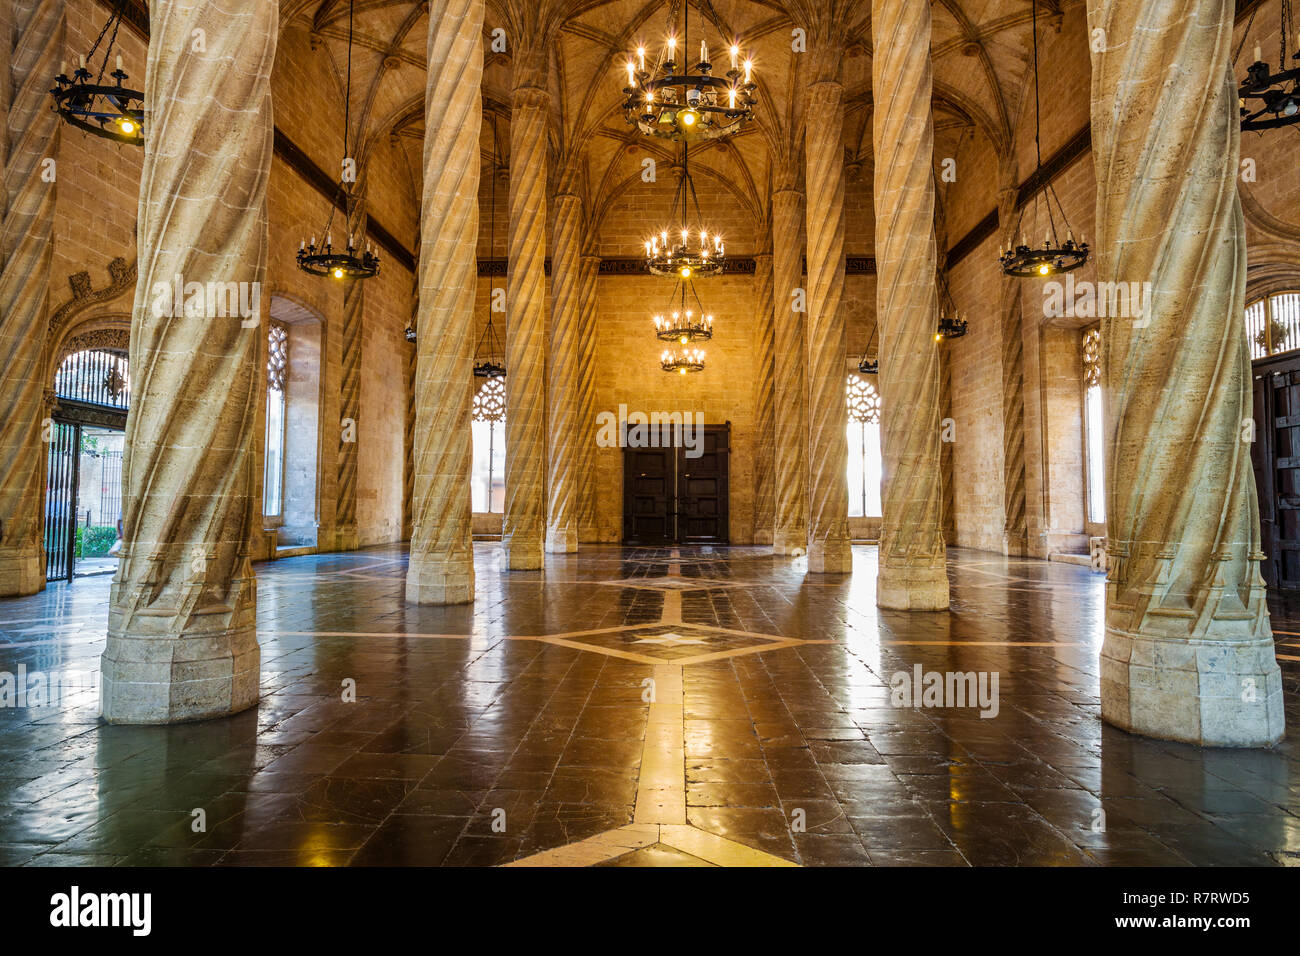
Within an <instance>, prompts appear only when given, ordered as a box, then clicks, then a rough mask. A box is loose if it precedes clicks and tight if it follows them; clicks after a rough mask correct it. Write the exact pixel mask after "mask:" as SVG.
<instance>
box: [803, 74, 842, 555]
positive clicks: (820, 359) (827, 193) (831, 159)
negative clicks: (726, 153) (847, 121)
mask: <svg viewBox="0 0 1300 956" xmlns="http://www.w3.org/2000/svg"><path fill="white" fill-rule="evenodd" d="M818 60H819V65H818V75H817V76H816V79H815V81H814V82H813V83H812V84H811V85H810V86H809V88H808V103H807V107H806V109H807V113H806V114H805V115H806V131H805V133H804V157H805V159H806V162H807V165H806V167H805V173H804V180H805V186H806V188H807V190H808V208H807V217H806V222H807V230H808V396H809V398H808V425H809V437H808V454H809V466H810V481H809V487H808V570H809V571H811V572H813V573H827V574H840V573H845V572H848V571H852V570H853V552H852V549H851V548H850V547H849V485H848V461H849V446H848V438H847V435H846V429H847V427H848V404H847V400H846V398H845V379H846V374H845V356H846V355H847V354H848V349H849V344H848V330H847V328H846V327H845V324H844V313H843V311H841V309H840V301H841V299H843V297H844V147H843V140H844V87H843V86H842V85H841V84H840V82H839V79H838V73H839V58H838V56H837V55H836V53H835V52H834V51H833V50H832V49H827V50H825V51H823V52H821V53H819V54H818Z"/></svg>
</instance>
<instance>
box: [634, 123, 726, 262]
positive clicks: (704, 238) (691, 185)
mask: <svg viewBox="0 0 1300 956" xmlns="http://www.w3.org/2000/svg"><path fill="white" fill-rule="evenodd" d="M690 163H691V157H690V147H689V146H687V145H686V144H685V143H683V144H682V174H681V177H680V178H679V179H678V181H677V192H676V193H675V194H674V196H673V208H672V212H671V213H670V214H669V218H670V219H672V220H675V221H676V222H677V225H676V226H673V227H670V228H664V229H660V230H659V232H657V233H655V234H654V235H653V236H651V237H650V238H649V239H647V240H646V241H645V257H646V268H647V269H649V270H650V274H651V275H657V276H674V275H675V276H678V277H679V278H682V279H689V278H691V276H712V275H717V274H718V273H720V272H721V271H722V270H723V267H725V266H726V264H727V247H726V244H725V243H724V242H723V241H722V236H721V235H720V234H719V233H716V232H714V233H710V232H709V230H707V229H705V228H704V227H702V226H701V227H699V228H696V229H695V230H692V229H691V228H690V227H689V226H688V225H687V223H686V217H687V215H688V214H689V212H690V207H691V206H694V207H695V217H696V219H697V220H699V219H703V218H704V216H703V214H702V213H701V212H700V198H699V196H698V195H697V194H696V192H695V182H694V180H692V179H691V165H690Z"/></svg>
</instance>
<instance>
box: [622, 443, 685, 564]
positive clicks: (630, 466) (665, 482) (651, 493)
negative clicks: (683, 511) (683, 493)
mask: <svg viewBox="0 0 1300 956" xmlns="http://www.w3.org/2000/svg"><path fill="white" fill-rule="evenodd" d="M675 451H676V450H675V449H673V448H625V449H623V540H624V541H625V542H627V543H628V544H672V543H673V541H674V540H675V535H674V518H675V515H674V513H673V510H674V507H675V504H676V500H677V475H676V473H675V467H674V466H675V464H676V455H675V454H674V452H675Z"/></svg>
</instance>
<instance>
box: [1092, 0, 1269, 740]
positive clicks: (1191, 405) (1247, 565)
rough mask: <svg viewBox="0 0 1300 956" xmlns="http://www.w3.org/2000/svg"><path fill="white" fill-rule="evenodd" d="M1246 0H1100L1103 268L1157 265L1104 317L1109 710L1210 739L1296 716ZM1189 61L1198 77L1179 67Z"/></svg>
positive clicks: (1096, 22) (1111, 277) (1170, 732)
mask: <svg viewBox="0 0 1300 956" xmlns="http://www.w3.org/2000/svg"><path fill="white" fill-rule="evenodd" d="M1233 10H1234V5H1233V3H1232V2H1231V0H1089V3H1088V18H1089V27H1090V28H1091V29H1092V30H1094V31H1095V30H1098V29H1099V30H1101V31H1104V33H1103V35H1104V36H1105V38H1106V44H1105V49H1104V51H1103V52H1095V48H1094V53H1093V72H1092V82H1093V86H1092V116H1093V121H1092V136H1093V143H1094V153H1095V155H1096V157H1097V225H1098V231H1099V236H1098V250H1099V255H1098V279H1099V280H1100V281H1102V282H1146V281H1149V282H1150V283H1151V292H1152V294H1151V299H1150V304H1149V307H1148V309H1147V310H1146V314H1145V315H1144V316H1143V317H1142V320H1141V321H1140V322H1135V321H1134V320H1133V319H1130V318H1113V317H1112V318H1107V319H1105V320H1103V327H1102V343H1103V346H1102V347H1103V349H1104V354H1103V376H1104V381H1105V395H1106V399H1107V408H1108V418H1109V422H1108V425H1109V427H1108V433H1109V434H1108V437H1109V442H1108V449H1107V452H1108V467H1107V473H1106V479H1107V501H1108V504H1109V507H1108V509H1107V518H1108V530H1109V549H1108V552H1109V558H1110V571H1109V575H1108V579H1107V584H1106V638H1105V642H1104V644H1103V646H1102V654H1101V709H1102V716H1103V718H1105V720H1106V721H1108V722H1109V723H1112V724H1115V725H1116V726H1118V727H1122V728H1124V729H1126V730H1131V731H1134V732H1137V733H1141V734H1146V735H1148V736H1152V737H1161V738H1165V739H1172V740H1181V741H1186V742H1189V743H1195V744H1201V745H1206V746H1235V747H1245V746H1266V745H1268V744H1272V743H1274V742H1276V741H1278V740H1279V739H1281V737H1282V735H1283V730H1284V719H1283V710H1282V687H1281V676H1280V673H1279V670H1278V665H1277V661H1276V659H1275V656H1274V648H1273V638H1272V632H1271V628H1270V625H1269V618H1268V609H1267V607H1266V605H1265V593H1264V582H1263V580H1262V578H1261V576H1260V572H1259V563H1260V561H1262V560H1263V559H1264V555H1263V554H1262V553H1261V551H1260V530H1259V509H1258V501H1257V498H1256V492H1255V481H1254V476H1253V474H1252V470H1251V460H1250V451H1251V445H1250V439H1251V438H1252V437H1253V430H1252V429H1251V428H1250V427H1249V426H1250V423H1251V417H1252V413H1253V407H1252V398H1251V394H1252V382H1251V367H1250V356H1249V352H1248V349H1247V343H1246V333H1245V326H1244V324H1243V323H1242V320H1241V316H1242V310H1243V308H1244V306H1245V285H1246V232H1245V221H1244V219H1243V216H1242V208H1241V201H1240V199H1239V197H1238V194H1237V183H1236V175H1237V170H1238V168H1239V166H1238V160H1239V157H1240V146H1241V144H1240V127H1239V120H1238V116H1237V95H1236V92H1235V87H1236V84H1235V82H1234V81H1233V77H1232V75H1231V57H1232V30H1233ZM1170 63H1177V64H1179V74H1178V81H1177V82H1176V83H1170V82H1169V81H1168V79H1167V76H1168V73H1167V71H1168V65H1169V64H1170Z"/></svg>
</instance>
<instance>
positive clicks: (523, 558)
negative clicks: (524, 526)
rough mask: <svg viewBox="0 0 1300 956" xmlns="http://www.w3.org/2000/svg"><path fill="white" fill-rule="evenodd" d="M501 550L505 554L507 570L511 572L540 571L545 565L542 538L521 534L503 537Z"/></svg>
mask: <svg viewBox="0 0 1300 956" xmlns="http://www.w3.org/2000/svg"><path fill="white" fill-rule="evenodd" d="M501 550H502V551H503V552H504V554H505V558H506V568H507V569H508V570H510V571H539V570H541V568H542V567H543V565H544V564H545V558H543V557H542V539H541V538H534V537H532V536H531V535H530V536H528V537H524V536H523V535H519V534H509V535H502V537H501Z"/></svg>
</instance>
